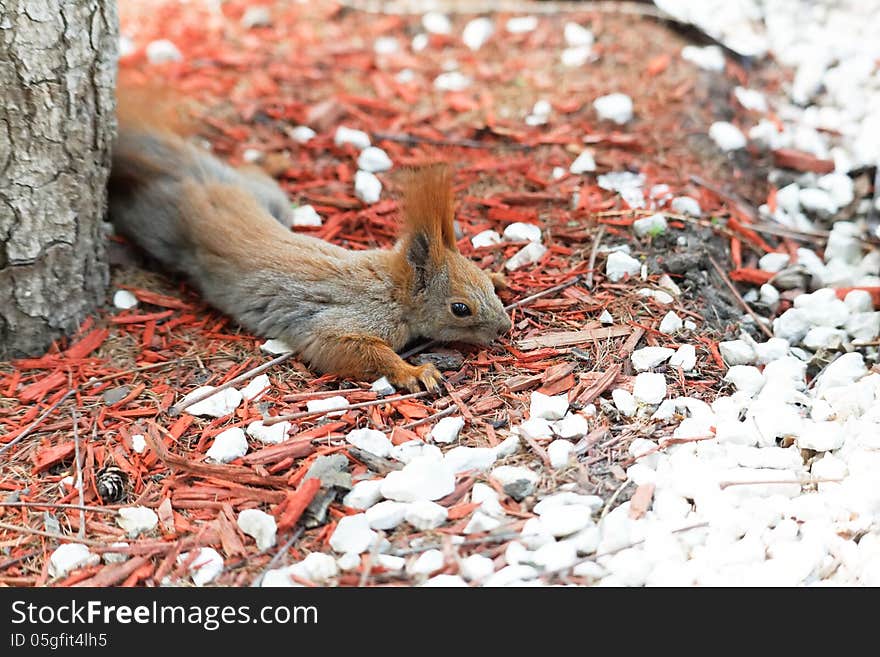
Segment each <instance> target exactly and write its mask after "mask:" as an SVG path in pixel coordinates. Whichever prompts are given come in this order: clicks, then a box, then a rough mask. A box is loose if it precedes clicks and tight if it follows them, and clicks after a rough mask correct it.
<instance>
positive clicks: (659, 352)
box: [630, 347, 675, 372]
mask: <svg viewBox="0 0 880 657" xmlns="http://www.w3.org/2000/svg"><path fill="white" fill-rule="evenodd" d="M674 353H675V351H674V350H672V349H669V348H668V347H642V348H641V349H636V350H635V351H633V353H632V356H631V357H630V359H631V360H632V364H633V367H634V368H636V371H637V372H644V371H645V370H650V369H652V368H654V367H657V366H658V365H662V364H663V363H664V362H666V361H667V360H669V359H670V358H671V357H672V354H674Z"/></svg>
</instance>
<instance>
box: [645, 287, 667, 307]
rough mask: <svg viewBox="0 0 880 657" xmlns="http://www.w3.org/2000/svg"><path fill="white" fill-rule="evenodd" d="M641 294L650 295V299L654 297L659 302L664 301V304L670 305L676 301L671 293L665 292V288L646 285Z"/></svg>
mask: <svg viewBox="0 0 880 657" xmlns="http://www.w3.org/2000/svg"><path fill="white" fill-rule="evenodd" d="M638 293H639V296H641V297H648V298H649V299H654V301H656V302H658V303H662V304H663V305H668V304H670V303H672V302H673V301H675V299H674V298H673V297H672V295H671V294H669V293H668V292H665V291H663V290H652V289H651V288H648V287H645V288H642V289H641V290H639V292H638Z"/></svg>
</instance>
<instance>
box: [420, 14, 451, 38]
mask: <svg viewBox="0 0 880 657" xmlns="http://www.w3.org/2000/svg"><path fill="white" fill-rule="evenodd" d="M422 27H423V28H425V31H426V32H428V33H429V34H449V33H451V32H452V23H451V22H450V21H449V18H448V17H447V16H446V15H445V14H441V13H440V12H437V11H429V12H428V13H427V14H425V15H424V16H422Z"/></svg>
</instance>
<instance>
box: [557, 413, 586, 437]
mask: <svg viewBox="0 0 880 657" xmlns="http://www.w3.org/2000/svg"><path fill="white" fill-rule="evenodd" d="M550 428H551V429H552V430H553V433H554V434H556V435H557V436H559V437H560V438H580V437H581V436H585V435H586V434H587V433H589V431H590V425H589V423H588V422H587V418H585V417H584V416H583V415H581V414H580V413H567V414H566V415H565V417H564V418H562V419H561V420H557V421H556V422H554V423H553V424H551V425H550Z"/></svg>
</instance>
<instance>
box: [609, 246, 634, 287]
mask: <svg viewBox="0 0 880 657" xmlns="http://www.w3.org/2000/svg"><path fill="white" fill-rule="evenodd" d="M641 270H642V264H641V263H640V262H639V261H638V260H636V259H635V258H633V257H631V256H628V255H627V254H626V253H621V252H620V251H613V252H612V253H609V254H608V259H607V261H606V262H605V275H606V276H608V280H610V281H611V282H612V283H616V282H617V281H619V280H620V279H622V278H623V277H624V276H626V275H627V274H628V275H630V276H636V275H637V274H638V273H639V272H641Z"/></svg>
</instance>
